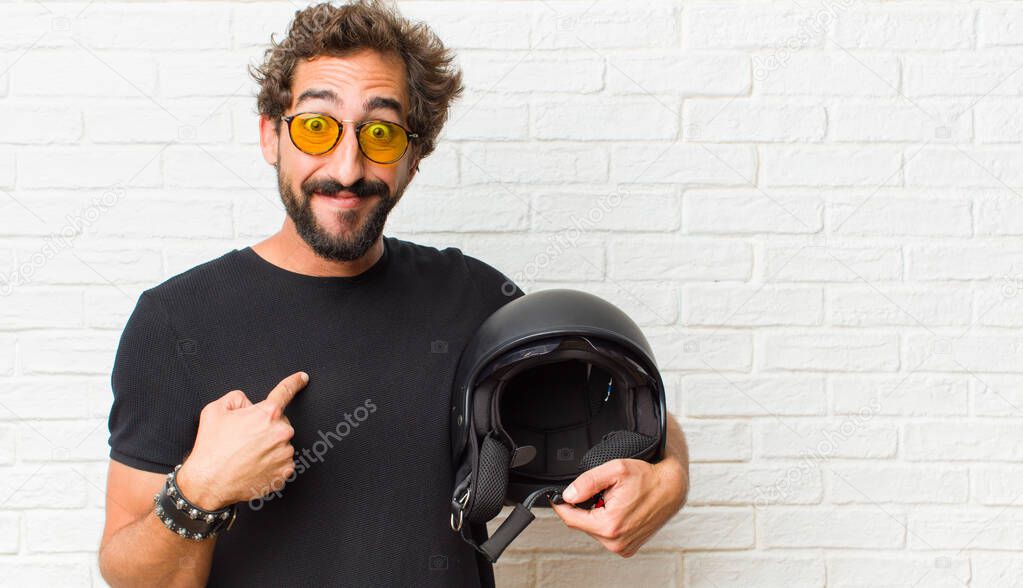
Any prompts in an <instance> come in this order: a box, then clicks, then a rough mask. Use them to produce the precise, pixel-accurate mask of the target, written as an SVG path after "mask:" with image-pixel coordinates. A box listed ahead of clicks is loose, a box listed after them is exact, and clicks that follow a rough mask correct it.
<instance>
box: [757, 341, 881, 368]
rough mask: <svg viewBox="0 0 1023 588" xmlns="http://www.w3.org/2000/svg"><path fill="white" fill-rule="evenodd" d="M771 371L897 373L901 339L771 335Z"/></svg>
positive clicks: (767, 359)
mask: <svg viewBox="0 0 1023 588" xmlns="http://www.w3.org/2000/svg"><path fill="white" fill-rule="evenodd" d="M762 342H763V345H762V348H763V349H764V350H765V352H764V355H763V359H762V361H763V364H762V365H763V367H764V369H767V370H800V371H805V370H811V371H840V372H841V371H853V372H855V371H895V370H897V369H898V367H899V338H898V336H897V335H895V334H885V333H845V332H842V333H837V332H829V333H826V334H824V333H820V334H818V333H769V334H767V335H764V336H763V341H762Z"/></svg>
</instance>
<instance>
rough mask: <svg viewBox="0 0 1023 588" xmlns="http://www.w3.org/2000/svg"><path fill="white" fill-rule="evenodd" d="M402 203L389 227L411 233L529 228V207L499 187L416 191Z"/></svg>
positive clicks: (394, 213) (391, 218) (392, 217)
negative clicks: (455, 190) (451, 190)
mask: <svg viewBox="0 0 1023 588" xmlns="http://www.w3.org/2000/svg"><path fill="white" fill-rule="evenodd" d="M402 203H403V204H402V206H399V207H397V208H395V210H394V212H393V214H392V216H391V217H389V219H388V222H389V223H391V224H389V226H392V227H398V228H400V227H403V226H407V227H408V229H409V230H410V231H412V232H433V231H445V232H456V233H457V232H475V231H488V232H489V231H522V230H526V229H527V228H528V226H529V205H528V204H527V203H523V202H522V201H520V200H517V199H515V198H509V197H508V193H507V192H505V191H504V190H502V189H500V188H486V187H478V188H475V189H473V188H469V189H466V190H461V191H459V192H458V193H452V192H448V191H443V190H419V191H418V192H417V193H416V194H415V195H414V196H413V197H412V198H408V199H404V198H403V199H402ZM452 210H458V214H457V215H454V214H451V211H452Z"/></svg>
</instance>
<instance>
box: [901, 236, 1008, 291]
mask: <svg viewBox="0 0 1023 588" xmlns="http://www.w3.org/2000/svg"><path fill="white" fill-rule="evenodd" d="M975 243H976V244H967V243H937V244H920V245H912V244H910V245H907V246H906V258H907V263H906V265H907V267H908V268H909V276H908V278H909V279H910V280H913V281H917V280H1005V279H1010V280H1011V279H1012V276H1015V275H1016V274H1017V273H1019V268H1023V254H1021V253H1020V252H1019V251H1016V250H1015V249H1013V248H1011V247H1001V246H995V245H993V244H981V243H978V242H975ZM1000 286H1004V283H1003V284H1000ZM1010 286H1011V284H1010Z"/></svg>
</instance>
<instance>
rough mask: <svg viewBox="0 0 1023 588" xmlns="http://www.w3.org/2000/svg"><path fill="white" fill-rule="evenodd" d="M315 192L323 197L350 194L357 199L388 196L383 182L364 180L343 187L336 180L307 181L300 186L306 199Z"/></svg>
mask: <svg viewBox="0 0 1023 588" xmlns="http://www.w3.org/2000/svg"><path fill="white" fill-rule="evenodd" d="M315 192H319V193H320V194H323V195H325V196H335V195H337V194H339V193H341V192H351V193H352V194H355V195H356V196H357V197H359V198H368V197H370V196H380V197H382V198H387V197H388V196H389V194H390V190H389V189H388V188H387V184H385V183H383V182H367V181H366V180H359V181H358V182H355V183H354V184H352V185H351V186H345V185H344V184H342V183H341V182H338V181H336V180H309V181H307V182H305V183H303V184H302V195H303V196H305V197H306V198H307V199H308V198H310V197H312V195H313V193H315Z"/></svg>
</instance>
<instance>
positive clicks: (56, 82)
mask: <svg viewBox="0 0 1023 588" xmlns="http://www.w3.org/2000/svg"><path fill="white" fill-rule="evenodd" d="M70 64H74V67H68V66H69V65H70ZM193 64H194V60H193ZM58 71H59V72H61V75H53V72H58ZM11 77H12V78H13V81H12V82H11V86H12V92H16V93H17V95H18V96H53V97H59V98H61V99H64V98H65V97H67V96H96V97H103V98H111V97H115V96H117V97H119V96H124V97H141V98H143V99H152V98H153V97H154V96H155V92H156V61H155V60H154V59H153V57H151V56H150V55H147V54H145V53H141V52H137V51H135V52H125V51H94V50H91V49H83V48H82V47H80V46H76V47H73V48H70V49H60V50H43V49H40V50H33V51H29V52H28V53H26V54H25V55H24V56H23V57H22V58H21V59H19V60H18V63H17V69H15V70H13V71H12V73H11Z"/></svg>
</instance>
